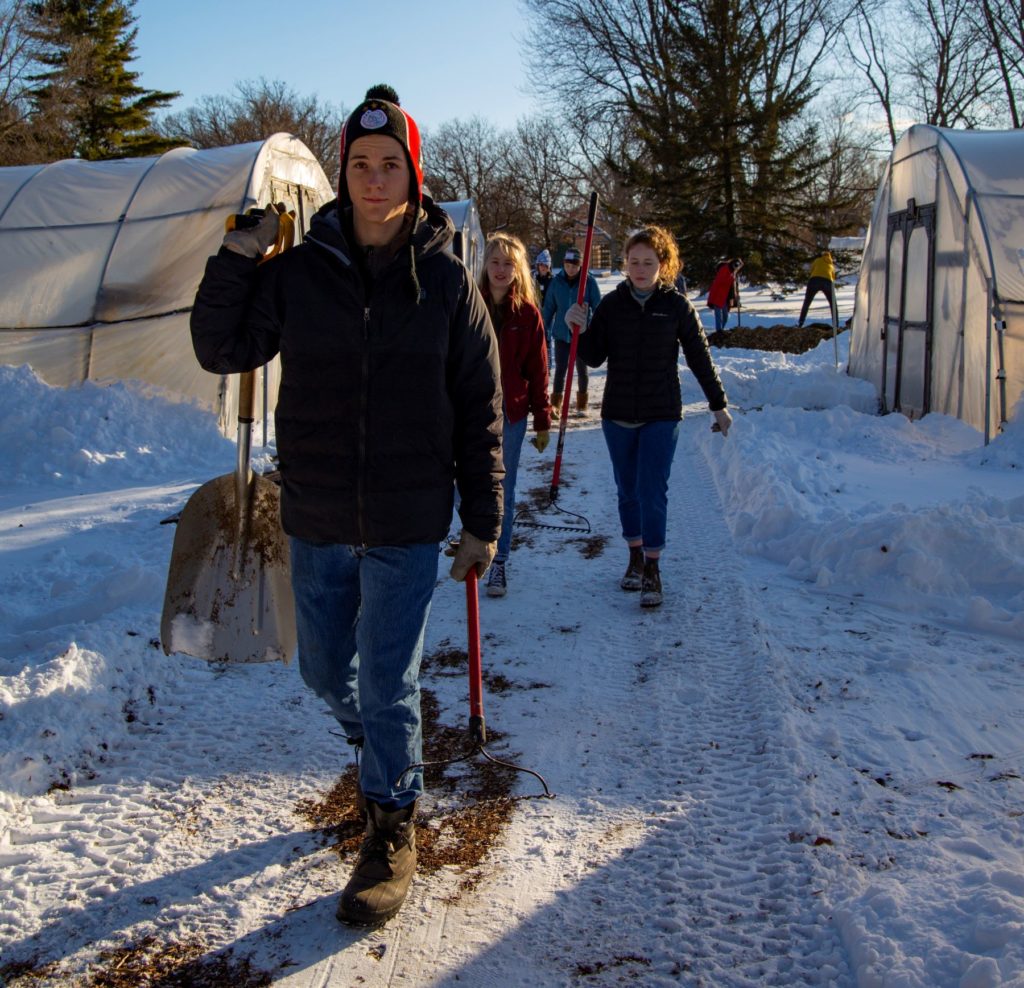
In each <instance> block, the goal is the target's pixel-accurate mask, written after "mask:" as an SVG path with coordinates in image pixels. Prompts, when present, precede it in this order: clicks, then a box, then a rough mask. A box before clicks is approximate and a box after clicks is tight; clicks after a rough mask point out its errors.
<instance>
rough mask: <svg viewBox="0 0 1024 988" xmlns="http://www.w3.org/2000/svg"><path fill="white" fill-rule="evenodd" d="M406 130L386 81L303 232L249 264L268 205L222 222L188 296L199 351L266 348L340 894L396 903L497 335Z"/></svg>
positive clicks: (495, 516)
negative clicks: (445, 547)
mask: <svg viewBox="0 0 1024 988" xmlns="http://www.w3.org/2000/svg"><path fill="white" fill-rule="evenodd" d="M422 189H423V177H422V165H421V160H420V138H419V132H418V129H417V127H416V124H415V122H414V121H413V119H412V117H410V116H409V114H408V113H406V111H405V110H404V109H402V108H401V106H400V105H399V104H398V97H397V94H395V92H394V90H392V89H391V88H390V87H387V86H378V87H374V88H372V89H371V90H370V91H369V92H367V95H366V99H365V100H364V102H362V103H361V104H360V105H359V106H357V107H356V109H355V110H354V111H353V112H352V114H351V115H350V116H349V117H348V119H347V120H346V121H345V124H344V127H343V129H342V133H341V178H340V182H339V190H338V191H339V195H338V199H337V200H336V201H333V202H331V203H328V204H327V205H325V206H324V207H323V208H321V209H320V210H319V212H318V213H317V214H316V215H315V217H314V218H313V220H312V224H311V227H310V230H309V233H308V234H307V236H306V238H305V240H304V242H303V243H301V244H299V245H298V246H296V247H294V248H292V249H291V250H288V251H285V252H284V253H282V254H280V255H279V256H277V257H275V258H273V259H272V260H269V261H268V262H267V263H266V264H260V265H258V266H257V261H258V259H259V258H260V257H261V255H262V254H263V252H264V250H265V248H266V247H267V245H269V244H270V243H272V242H273V239H274V236H275V235H276V227H277V223H278V219H277V210H275V209H268V210H267V211H266V214H265V216H264V218H263V220H262V221H261V222H260V223H259V225H258V226H257V227H256V228H255V229H254V230H242V231H235V232H233V233H230V234H228V235H227V237H225V244H224V247H223V248H222V249H221V250H220V252H219V253H218V254H217V255H216V256H215V257H212V258H210V260H209V261H208V263H207V267H206V273H205V275H204V277H203V280H202V283H201V284H200V286H199V292H198V294H197V296H196V301H195V307H194V309H193V312H192V339H193V345H194V348H195V351H196V355H197V357H198V358H199V362H200V364H201V365H202V366H203V367H204V368H205V369H206V370H208V371H212V372H214V373H217V374H227V373H233V372H237V371H245V370H250V369H253V368H255V367H259V366H260V365H261V364H263V363H265V362H266V361H268V360H270V359H271V358H272V357H274V356H275V355H276V354H280V355H281V386H280V391H279V396H278V404H277V409H276V413H275V420H276V433H277V449H278V455H279V461H280V472H281V522H282V525H283V526H284V530H285V532H286V533H287V534H288V535H289V536H290V548H291V566H292V584H293V589H294V593H295V604H296V624H297V630H298V641H299V669H300V671H301V673H302V677H303V679H304V680H305V681H306V683H307V684H308V685H309V686H310V687H311V688H312V689H313V690H314V691H315V692H316V694H317V695H318V696H319V697H321V698H322V699H323V700H324V701H325V702H326V703H327V705H328V707H329V708H330V709H331V711H332V713H333V714H334V716H335V717H336V718H337V719H338V722H339V723H340V724H341V727H342V729H343V731H344V733H345V735H346V736H347V738H348V739H349V741H350V742H351V743H352V744H353V745H355V746H356V752H357V754H358V753H360V752H361V757H360V758H359V785H360V790H361V793H362V796H363V797H365V804H366V839H365V841H364V842H363V845H362V849H361V851H360V854H359V858H358V860H357V862H356V865H355V869H354V870H353V873H352V876H351V879H350V880H349V882H348V884H347V886H346V887H345V889H344V891H343V893H342V896H341V902H340V905H339V907H338V918H339V919H342V920H344V921H346V922H351V923H357V924H363V925H378V924H380V923H382V922H384V921H386V920H387V919H389V918H390V917H391V916H393V915H394V914H395V913H396V912H397V911H398V910H399V908H400V907H401V905H402V902H403V901H404V900H405V897H406V894H407V892H408V888H409V884H410V882H411V880H412V875H413V871H414V869H415V865H416V844H415V830H414V825H413V817H414V812H415V805H416V800H417V798H418V797H419V796H420V794H421V793H422V791H423V775H422V771H420V770H414V771H410V772H406V769H407V768H408V767H409V766H410V765H413V764H415V763H418V762H421V761H422V728H421V717H420V689H419V666H420V658H421V653H422V648H423V636H424V631H425V627H426V621H427V615H428V612H429V609H430V602H431V598H432V596H433V591H434V586H435V583H436V581H437V568H438V558H439V553H438V547H439V542H440V541H441V540H442V539H443V538H444V536H445V535H446V533H447V531H448V526H449V523H450V521H451V518H452V510H453V500H454V493H453V492H454V487H455V485H456V484H457V485H458V490H459V495H460V505H459V514H460V516H461V520H462V536H461V539H460V541H459V547H458V551H457V553H456V555H455V559H454V561H453V563H452V566H451V575H452V577H453V578H454V579H456V580H463V579H465V577H466V574H467V573H468V572H469V569H470V567H471V566H472V567H476V570H477V572H478V573H479V574H480V575H483V573H484V572H485V571H486V569H487V566H488V565H489V563H490V561H491V559H492V558H493V556H494V551H495V543H496V539H497V537H498V533H499V531H500V529H501V510H502V504H501V480H502V474H503V468H502V460H501V429H502V412H501V406H502V397H501V384H500V378H499V364H498V348H497V341H496V339H495V336H494V332H493V329H492V328H491V323H490V319H489V318H488V315H487V309H486V307H485V305H484V302H483V299H482V298H481V296H480V292H479V290H478V289H477V287H476V285H475V284H473V281H472V278H471V276H470V275H469V273H468V272H467V271H466V268H465V267H464V266H463V265H462V264H461V262H459V261H458V260H456V259H455V258H454V257H453V256H452V255H451V254H450V253H448V252H447V251H446V249H445V248H446V247H447V246H448V244H449V243H450V242H451V240H452V236H453V232H454V228H453V226H452V223H451V220H450V219H449V218H448V217H447V215H446V214H445V213H444V212H443V211H441V210H440V209H438V208H437V207H436V206H435V205H434V204H433V202H432V201H431V200H430V198H429V197H428V196H426V195H424V194H423V191H422Z"/></svg>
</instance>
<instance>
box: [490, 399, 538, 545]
mask: <svg viewBox="0 0 1024 988" xmlns="http://www.w3.org/2000/svg"><path fill="white" fill-rule="evenodd" d="M529 418H530V417H529V415H527V416H526V418H523V419H520V420H519V421H518V422H516V423H512V422H509V420H508V416H506V417H505V424H504V425H503V426H502V433H501V436H502V438H501V456H502V459H503V460H504V461H505V479H504V481H502V485H503V487H504V489H505V515H504V517H503V518H502V520H501V535H499V536H498V552H497V555H495V557H494V559H495V561H496V562H499V563H503V562H505V560H506V559H508V554H509V552H510V551H511V549H512V520H513V518H515V514H516V475H517V474H518V473H519V457H520V454H521V453H522V452H523V440H524V439H525V438H526V425H527V422H528V421H529Z"/></svg>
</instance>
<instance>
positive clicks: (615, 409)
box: [565, 226, 732, 607]
mask: <svg viewBox="0 0 1024 988" xmlns="http://www.w3.org/2000/svg"><path fill="white" fill-rule="evenodd" d="M623 253H624V256H625V258H626V280H625V281H623V282H622V283H621V284H619V285H618V286H617V287H616V288H615V290H614V291H612V292H609V294H607V295H606V296H605V297H604V298H603V299H602V300H601V303H600V305H598V307H597V309H596V310H595V311H594V315H593V318H591V319H590V325H589V328H586V331H585V333H583V332H582V331H581V334H582V335H581V336H580V341H579V352H580V355H581V356H582V357H583V359H584V360H585V361H586V362H587V363H588V364H589V365H590V366H591V367H600V366H601V364H603V363H604V362H605V361H606V360H607V361H608V376H607V380H606V382H605V389H604V400H603V402H602V404H601V427H602V429H603V431H604V438H605V442H606V443H607V446H608V454H609V456H610V457H611V462H612V470H613V472H614V475H615V485H616V488H617V490H618V501H619V520H620V522H621V523H622V537H623V538H624V539H625V540H626V544H627V545H628V547H629V565H628V567H627V569H626V573H625V575H624V576H623V577H622V580H621V581H620V583H619V585H620V586H621V587H622V589H623V590H634V591H635V590H639V591H640V605H641V606H642V607H657V606H658V605H659V604H660V603H661V601H662V588H661V573H660V571H659V568H658V560H659V558H660V556H661V552H662V550H663V549H664V547H665V530H666V519H667V516H668V478H669V473H670V471H671V469H672V458H673V456H674V455H675V451H676V442H677V440H678V437H679V422H680V419H682V414H683V413H682V393H681V389H680V384H679V350H680V348H682V351H683V356H684V357H685V358H686V363H687V366H688V367H689V368H690V370H691V371H693V374H694V376H695V377H696V378H697V383H698V384H699V385H700V387H701V390H702V391H703V392H704V396H705V397H706V398H707V401H708V407H709V408H710V409H711V412H712V413H713V415H714V418H715V423H714V425H713V426H712V428H715V429H716V430H718V431H720V432H721V433H722V435H723V436H724V435H726V434H727V433H728V431H729V427H730V425H731V424H732V417H731V416H730V415H729V412H728V410H727V408H726V406H727V404H728V401H727V399H726V395H725V389H724V388H723V387H722V382H721V381H720V380H719V378H718V371H717V370H716V369H715V365H714V363H713V362H712V360H711V353H710V351H709V350H708V342H707V339H706V337H705V336H704V330H703V329H702V328H701V324H700V320H699V319H698V318H697V313H696V312H695V311H694V308H693V306H692V305H691V304H690V302H689V301H688V300H687V299H686V297H685V296H683V295H681V294H680V293H679V292H678V291H676V289H675V287H674V286H675V280H676V276H677V275H678V273H679V250H678V248H677V247H676V241H675V238H674V237H673V236H672V234H671V233H669V231H668V230H665V229H663V228H662V227H660V226H646V227H644V228H642V229H640V230H637V231H636V232H635V233H634V234H632V236H630V238H629V239H628V240H627V241H626V248H625V251H624V252H623ZM565 318H566V322H567V323H570V324H576V325H579V326H583V327H587V310H586V306H582V305H574V306H573V307H572V308H570V310H569V312H568V313H567V314H566V317H565Z"/></svg>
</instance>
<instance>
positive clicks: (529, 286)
mask: <svg viewBox="0 0 1024 988" xmlns="http://www.w3.org/2000/svg"><path fill="white" fill-rule="evenodd" d="M480 291H481V292H482V293H483V296H484V301H485V302H486V303H487V311H488V312H489V313H490V315H491V324H492V325H493V326H494V331H495V333H497V335H498V351H499V353H500V354H501V391H502V394H503V395H504V399H505V426H504V432H503V438H502V442H501V451H502V458H503V459H504V461H505V480H504V489H505V513H504V516H503V520H502V523H501V535H500V536H499V537H498V552H497V554H496V555H495V557H494V562H493V563H492V564H491V571H490V574H489V576H488V577H487V596H488V597H504V596H505V594H506V592H507V589H508V572H507V566H506V564H507V562H508V555H509V552H510V551H511V548H512V520H513V518H514V517H515V512H516V476H517V474H518V472H519V456H520V453H521V452H522V449H523V440H524V439H525V438H526V425H527V419H528V416H529V415H530V414H531V413H532V414H533V431H534V433H535V436H534V439H533V443H534V445H535V446H536V448H537V450H538V452H541V453H543V452H544V450H545V449H546V448H547V445H548V440H549V439H550V436H551V432H550V430H551V407H550V405H549V404H548V354H547V344H546V342H545V339H544V322H543V320H542V319H541V317H540V312H539V311H538V309H537V300H536V295H535V294H534V284H533V279H532V278H531V277H530V265H529V262H528V261H527V259H526V248H525V247H524V246H523V243H522V241H521V240H519V239H518V238H517V237H513V236H511V235H510V234H507V233H492V234H491V236H490V237H488V238H487V246H486V247H484V266H483V270H482V271H481V273H480Z"/></svg>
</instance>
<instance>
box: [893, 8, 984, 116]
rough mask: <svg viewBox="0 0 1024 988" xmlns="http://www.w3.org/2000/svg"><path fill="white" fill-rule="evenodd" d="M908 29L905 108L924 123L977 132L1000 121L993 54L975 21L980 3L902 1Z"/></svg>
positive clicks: (905, 47) (905, 49)
mask: <svg viewBox="0 0 1024 988" xmlns="http://www.w3.org/2000/svg"><path fill="white" fill-rule="evenodd" d="M905 2H906V13H907V20H906V23H907V25H908V26H910V27H911V28H912V44H913V48H912V49H910V48H909V46H908V45H907V42H906V41H904V51H905V53H906V55H907V59H908V71H907V81H908V99H907V102H908V104H909V105H910V106H911V108H912V109H913V110H915V111H916V112H917V115H918V116H919V117H920V119H921V120H922V121H923V122H925V123H930V124H935V125H936V126H938V127H980V126H985V125H991V124H993V123H995V122H996V121H997V119H998V110H997V109H996V108H995V107H994V106H993V104H992V102H991V97H992V96H993V95H994V94H995V93H996V91H997V80H996V77H995V75H994V73H993V68H994V64H993V61H992V57H991V49H990V48H989V46H988V45H987V44H986V43H985V42H984V39H983V35H982V33H981V31H980V30H979V25H978V22H977V19H976V18H975V17H974V16H973V15H974V12H975V8H976V6H977V3H978V0H905Z"/></svg>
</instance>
